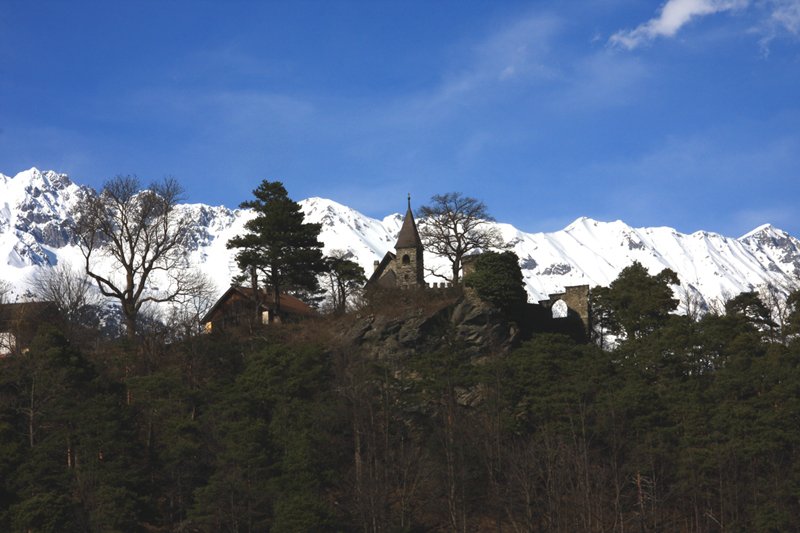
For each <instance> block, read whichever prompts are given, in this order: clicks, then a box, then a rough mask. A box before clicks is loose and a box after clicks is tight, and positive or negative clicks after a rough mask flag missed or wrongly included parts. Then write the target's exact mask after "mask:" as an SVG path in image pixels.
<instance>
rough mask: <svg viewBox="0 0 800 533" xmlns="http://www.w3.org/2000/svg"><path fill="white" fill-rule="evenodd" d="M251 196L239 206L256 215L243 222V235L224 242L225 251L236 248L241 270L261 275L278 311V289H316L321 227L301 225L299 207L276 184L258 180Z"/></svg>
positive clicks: (318, 225) (280, 185)
mask: <svg viewBox="0 0 800 533" xmlns="http://www.w3.org/2000/svg"><path fill="white" fill-rule="evenodd" d="M253 195H254V196H255V199H254V200H249V201H246V202H242V204H241V207H242V208H247V209H252V210H253V211H255V215H256V216H255V218H253V219H252V220H249V221H248V222H247V223H245V229H246V230H247V233H245V234H244V235H238V236H236V237H233V238H232V239H231V240H229V241H228V248H238V249H239V252H238V253H237V254H236V261H237V263H238V265H239V268H241V269H242V271H244V272H250V273H252V272H260V273H262V274H263V275H264V277H265V279H266V284H267V286H268V287H269V288H270V289H271V293H272V297H273V303H274V305H275V310H276V311H278V312H279V311H280V293H281V291H282V290H286V289H304V290H310V291H313V290H315V289H317V286H318V282H317V275H318V274H319V273H321V272H322V271H323V270H324V262H323V259H322V251H321V250H322V243H321V242H319V240H318V237H319V232H320V228H321V226H320V224H309V223H306V222H304V216H303V212H302V211H301V209H300V205H299V204H298V203H297V202H295V201H293V200H292V199H291V198H289V196H288V194H287V192H286V189H285V188H284V186H283V184H282V183H281V182H279V181H273V182H270V181H267V180H264V181H262V182H261V184H260V185H259V186H258V188H257V189H255V190H254V191H253Z"/></svg>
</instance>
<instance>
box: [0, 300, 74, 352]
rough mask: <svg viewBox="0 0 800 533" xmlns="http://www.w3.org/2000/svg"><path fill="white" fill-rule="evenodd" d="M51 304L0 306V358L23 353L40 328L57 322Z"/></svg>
mask: <svg viewBox="0 0 800 533" xmlns="http://www.w3.org/2000/svg"><path fill="white" fill-rule="evenodd" d="M59 318H60V315H59V312H58V307H57V306H56V304H55V303H53V302H21V303H11V304H0V357H5V356H9V355H14V354H20V353H24V352H26V351H27V350H28V348H29V347H30V344H31V342H32V341H33V339H34V337H36V333H37V332H38V331H39V328H40V327H41V326H47V325H56V324H58V322H59Z"/></svg>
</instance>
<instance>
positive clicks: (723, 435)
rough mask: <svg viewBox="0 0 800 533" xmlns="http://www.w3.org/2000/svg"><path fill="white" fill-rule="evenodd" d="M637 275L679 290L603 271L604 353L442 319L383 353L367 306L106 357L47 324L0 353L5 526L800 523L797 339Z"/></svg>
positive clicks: (485, 527) (784, 527)
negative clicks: (477, 336) (354, 313)
mask: <svg viewBox="0 0 800 533" xmlns="http://www.w3.org/2000/svg"><path fill="white" fill-rule="evenodd" d="M623 278H624V279H632V280H633V281H632V283H633V284H634V286H642V287H649V290H651V291H652V290H655V292H661V294H660V296H659V297H658V298H655V299H652V301H646V302H635V301H631V300H625V298H623V296H625V297H628V296H630V295H629V294H628V291H627V289H628V287H625V286H624V284H623V283H622V282H620V283H616V284H615V285H614V286H613V287H612V288H610V289H608V290H606V291H602V290H601V291H598V292H599V296H598V301H599V302H600V303H601V304H602V306H605V307H604V308H603V309H604V313H605V314H604V315H603V320H605V321H606V323H607V324H612V323H615V324H617V326H615V327H617V328H619V329H618V331H620V332H624V333H630V335H626V336H625V337H624V338H622V339H618V342H617V343H616V344H615V345H614V346H613V347H611V348H609V349H607V350H601V349H600V348H599V347H597V346H595V345H591V344H582V343H578V342H575V341H574V340H572V339H571V338H569V337H566V336H563V335H555V334H543V333H535V334H533V336H532V338H531V339H530V340H529V341H527V342H524V343H522V344H521V345H519V346H518V347H517V348H515V349H513V350H510V351H507V352H501V353H491V352H483V353H476V351H475V349H474V346H472V345H470V346H469V349H467V346H466V345H465V344H464V343H463V342H461V341H460V340H459V339H458V338H457V337H456V335H455V334H454V332H453V331H452V330H450V328H449V325H448V322H447V321H443V322H442V323H441V324H437V326H436V327H435V328H431V329H432V330H431V331H426V332H425V335H426V340H425V342H424V343H419V344H418V345H417V346H416V350H415V351H414V352H413V354H411V355H409V356H407V357H405V358H402V359H400V358H398V357H397V356H396V355H395V354H393V353H387V354H386V357H385V358H382V359H379V360H376V359H374V358H372V357H368V356H365V355H364V354H363V353H362V352H361V351H360V348H359V347H358V346H353V345H351V344H348V343H346V342H342V340H341V335H340V332H341V330H342V329H344V328H345V327H348V326H346V325H345V326H343V324H348V320H353V321H355V320H359V321H360V322H358V324H363V322H364V318H359V319H356V318H355V317H351V316H348V315H344V316H335V317H331V318H329V319H327V321H326V320H323V319H321V320H319V321H315V322H314V323H313V325H312V326H307V325H305V324H296V325H286V324H284V325H282V326H280V327H274V328H266V330H264V331H261V332H259V335H260V336H259V337H258V338H250V339H238V338H232V337H225V336H224V335H211V336H201V337H197V338H190V339H187V340H186V341H185V342H183V343H180V344H178V343H175V344H171V345H163V344H159V343H158V342H155V341H153V342H152V343H150V344H149V345H148V346H147V347H142V346H138V347H134V346H130V345H126V344H125V343H122V344H120V345H113V346H99V347H98V349H97V350H96V351H95V352H92V353H90V354H89V355H87V354H84V353H82V352H80V351H78V350H77V349H75V347H74V346H72V345H71V344H70V343H69V342H68V341H67V340H66V339H65V338H64V336H62V335H61V334H59V333H58V332H55V331H44V332H42V334H41V335H40V336H39V338H38V339H37V340H36V342H35V343H34V344H33V345H32V346H31V350H30V351H29V352H27V353H26V354H22V355H19V356H15V357H8V358H4V359H0V531H54V532H55V531H57V532H62V531H65V532H72V531H76V532H84V531H104V532H105V531H124V532H128V531H132V532H136V531H142V532H144V531H164V532H166V531H175V532H178V531H198V532H206V531H207V532H217V531H231V532H245V531H251V532H252V531H499V530H502V531H596V532H601V531H603V532H607V531H611V532H614V531H686V532H709V533H711V532H714V533H716V532H719V531H797V530H798V527H797V523H796V521H797V516H800V499H798V494H800V429H798V428H800V425H799V424H798V421H799V420H800V342H798V341H797V338H796V336H793V335H794V334H793V333H790V332H789V331H777V330H776V331H775V333H774V334H772V332H770V329H769V328H770V327H772V328H777V326H775V325H772V326H770V325H768V322H767V319H769V317H770V313H766V312H765V309H766V310H768V311H771V310H769V309H768V308H764V307H763V306H762V305H759V302H758V301H757V300H756V299H754V298H753V297H752V295H743V296H741V297H740V298H737V299H734V300H732V301H731V303H729V309H728V310H729V313H728V314H726V315H723V316H717V315H707V316H704V317H703V318H701V319H700V320H697V321H694V320H692V319H690V318H687V317H684V316H676V315H671V314H669V313H668V312H665V309H667V308H669V307H670V306H671V305H672V303H671V298H670V294H669V293H668V292H667V291H666V289H665V288H668V285H669V284H668V282H669V281H670V280H669V279H668V278H667V277H664V278H663V279H660V280H659V279H658V277H657V276H649V275H641V272H633V273H631V271H627V272H626V273H625V276H624V277H623ZM662 289H664V290H663V291H662ZM650 296H651V295H650V294H648V295H646V296H644V297H643V298H644V299H645V300H650ZM622 301H625V302H627V303H626V305H625V306H622V305H618V302H622ZM609 302H610V303H609ZM415 305H416V304H415ZM796 305H797V296H793V299H790V302H789V306H788V308H787V309H786V315H785V316H788V317H790V320H789V321H788V322H785V323H786V324H787V326H786V327H787V328H790V327H793V324H795V322H793V321H792V319H791V317H793V316H794V315H793V313H795V312H796V307H794V306H796ZM634 309H637V310H638V312H639V313H640V314H641V315H640V316H637V315H636V313H634V312H633V310H634ZM386 312H389V311H386ZM620 313H621V314H620ZM414 316H416V315H414ZM367 320H368V319H367ZM400 320H402V319H401V318H399V317H398V318H397V324H399V323H400ZM352 323H355V322H352ZM765 325H766V326H767V329H764V328H765ZM328 327H330V329H333V330H334V331H333V332H332V333H331V334H327V333H325V329H326V328H328ZM765 332H769V334H765ZM134 351H135V353H134Z"/></svg>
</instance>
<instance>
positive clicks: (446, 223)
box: [420, 192, 503, 284]
mask: <svg viewBox="0 0 800 533" xmlns="http://www.w3.org/2000/svg"><path fill="white" fill-rule="evenodd" d="M420 214H421V215H422V217H424V223H423V224H420V236H421V237H422V240H423V242H424V243H425V247H426V248H427V249H428V250H430V251H431V252H433V253H435V254H437V255H440V256H442V257H446V258H447V260H448V261H449V262H450V265H451V274H450V278H449V281H451V282H453V283H454V284H455V283H458V280H459V277H460V274H461V268H462V263H461V260H462V258H463V257H464V256H465V255H467V254H469V253H470V252H474V251H477V250H481V251H486V250H489V249H492V248H502V247H503V239H502V237H501V236H500V233H499V232H498V231H497V230H496V229H495V228H492V227H491V226H489V225H488V224H487V223H488V222H491V221H493V220H494V218H492V216H491V215H489V212H488V211H487V209H486V204H484V203H483V202H481V201H480V200H477V199H475V198H471V197H469V196H463V195H462V194H461V193H460V192H449V193H446V194H436V195H434V196H433V197H432V198H431V204H430V205H425V206H422V207H421V208H420ZM441 277H444V278H446V279H448V278H447V276H441Z"/></svg>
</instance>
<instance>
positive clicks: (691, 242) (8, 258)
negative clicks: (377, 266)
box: [0, 168, 800, 306]
mask: <svg viewBox="0 0 800 533" xmlns="http://www.w3.org/2000/svg"><path fill="white" fill-rule="evenodd" d="M81 190H82V187H80V186H79V185H76V184H74V183H73V182H72V181H70V179H69V178H68V177H67V176H66V175H65V174H59V173H56V172H52V171H40V170H38V169H36V168H31V169H28V170H25V171H22V172H20V173H18V174H16V175H15V176H14V177H9V176H5V175H3V174H0V279H5V280H7V281H10V282H11V283H12V285H13V286H14V288H15V292H16V294H17V295H21V294H23V293H24V291H25V290H26V287H27V279H28V278H29V276H31V275H32V273H33V272H34V271H35V270H36V269H37V268H47V267H49V266H53V265H55V264H57V263H59V262H63V261H68V262H70V263H72V264H74V265H79V264H80V262H81V261H82V259H83V258H82V256H81V255H80V251H79V250H78V249H77V247H76V246H75V245H74V238H73V235H72V234H71V232H70V223H71V220H70V212H71V210H72V208H73V207H74V204H75V202H77V201H78V200H79V198H80V194H81V192H80V191H81ZM299 204H300V206H301V208H302V210H303V213H304V214H305V217H306V220H307V221H308V222H313V223H319V224H321V233H320V240H321V241H322V242H323V243H324V252H325V253H326V254H330V253H331V252H333V251H334V250H338V251H341V252H343V253H344V254H345V255H346V256H347V257H350V258H352V259H353V260H354V261H356V262H358V263H359V264H360V265H361V266H362V267H363V268H364V270H365V272H366V274H367V275H368V276H369V274H370V273H371V272H372V269H373V262H374V261H376V260H380V259H381V258H382V257H383V256H384V255H385V254H386V252H387V251H390V250H393V247H394V243H395V241H396V238H397V234H398V232H399V230H400V226H401V224H402V220H403V216H402V215H401V214H399V213H394V214H391V215H388V216H386V217H384V218H383V219H381V220H378V219H375V218H371V217H368V216H365V215H363V214H361V213H359V212H358V211H356V210H354V209H352V208H350V207H347V206H345V205H343V204H341V203H339V202H336V201H334V200H330V199H325V198H320V197H312V198H307V199H305V200H301V201H300V202H299ZM180 209H181V210H182V211H183V213H184V215H185V216H187V217H190V219H191V220H192V221H193V227H194V230H193V234H192V242H191V246H190V260H191V262H192V264H194V265H196V266H197V267H198V268H199V269H200V270H201V271H203V272H204V273H206V274H207V275H208V276H210V277H211V278H212V279H213V280H215V282H216V284H217V287H218V289H219V291H220V292H222V291H223V290H224V289H225V288H226V287H227V286H228V285H229V283H230V280H231V278H232V277H233V276H234V275H236V274H237V273H238V271H237V267H236V262H235V259H234V258H235V250H229V249H228V248H227V246H226V243H227V241H228V239H230V238H231V237H233V236H235V235H237V234H241V233H242V232H243V231H244V224H245V222H246V221H247V220H249V219H250V218H251V217H252V216H253V214H252V212H250V211H249V210H247V209H229V208H227V207H224V206H209V205H205V204H199V203H193V204H182V205H181V206H180ZM418 223H419V224H421V225H424V220H418ZM491 224H492V226H493V227H495V228H496V229H497V230H498V231H499V232H500V234H501V235H502V237H503V239H504V240H505V241H506V242H509V243H512V248H513V250H514V251H515V252H516V253H517V255H518V256H519V258H520V265H521V268H522V272H523V277H524V281H525V285H526V289H527V291H528V294H529V299H530V301H538V300H541V299H544V298H546V297H547V295H548V294H551V293H555V292H560V291H562V290H563V288H564V287H565V286H569V285H582V284H588V285H591V286H595V285H608V284H609V283H610V282H611V281H613V280H614V279H615V278H616V277H617V275H618V274H619V272H620V271H621V270H622V269H623V268H625V267H626V266H629V265H630V264H631V262H632V261H634V260H635V261H639V262H640V263H642V265H644V266H645V267H646V268H647V269H648V270H649V271H650V272H651V273H657V272H659V271H661V270H662V269H664V268H671V269H672V270H674V271H675V272H676V273H677V274H678V277H679V279H680V280H681V285H680V286H679V287H677V288H676V297H678V298H680V299H688V298H695V299H697V300H698V301H700V302H701V305H706V306H711V305H715V303H719V302H722V301H724V300H725V299H727V298H730V297H732V296H734V295H735V294H738V293H739V292H742V291H748V290H753V289H755V288H758V287H762V286H765V285H767V284H770V285H773V286H775V287H778V288H779V290H780V291H782V292H783V293H784V294H785V293H786V292H787V291H788V290H789V289H790V288H792V287H795V286H797V284H798V283H800V240H798V239H797V238H795V237H793V236H791V235H789V234H788V233H786V232H785V231H782V230H780V229H777V228H775V227H774V226H771V225H769V224H765V225H762V226H759V227H757V228H755V229H754V230H752V231H750V232H748V233H746V234H745V235H743V236H741V237H739V238H738V239H736V238H731V237H726V236H723V235H719V234H717V233H713V232H707V231H696V232H694V233H691V234H684V233H680V232H678V231H677V230H675V229H673V228H670V227H644V228H633V227H631V226H629V225H627V224H626V223H624V222H623V221H621V220H615V221H611V222H603V221H598V220H594V219H592V218H589V217H579V218H577V219H575V220H574V221H573V222H571V223H570V224H568V225H567V226H566V227H565V228H564V229H562V230H558V231H554V232H536V233H528V232H524V231H521V230H519V229H517V228H515V227H513V226H511V225H510V224H504V223H498V222H492V223H491ZM425 265H426V267H430V268H433V269H438V270H439V271H441V272H447V271H448V270H449V268H448V266H447V264H446V261H444V260H443V259H441V258H438V257H435V256H433V254H431V253H426V254H425ZM109 268H110V267H109ZM428 281H429V282H433V281H441V279H440V278H437V277H435V276H429V277H428ZM154 283H155V282H154Z"/></svg>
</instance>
